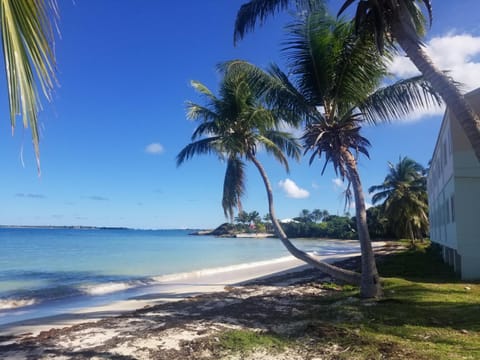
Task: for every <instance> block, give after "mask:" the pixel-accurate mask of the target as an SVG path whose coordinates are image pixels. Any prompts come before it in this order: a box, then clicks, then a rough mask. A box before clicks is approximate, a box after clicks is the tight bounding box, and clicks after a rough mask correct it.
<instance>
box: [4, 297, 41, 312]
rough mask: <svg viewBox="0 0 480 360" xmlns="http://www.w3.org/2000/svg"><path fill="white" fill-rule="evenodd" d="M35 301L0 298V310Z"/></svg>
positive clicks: (32, 303)
mask: <svg viewBox="0 0 480 360" xmlns="http://www.w3.org/2000/svg"><path fill="white" fill-rule="evenodd" d="M35 303H36V300H35V299H0V310H10V309H18V308H21V307H25V306H31V305H34V304H35Z"/></svg>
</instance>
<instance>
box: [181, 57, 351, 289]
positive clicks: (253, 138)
mask: <svg viewBox="0 0 480 360" xmlns="http://www.w3.org/2000/svg"><path fill="white" fill-rule="evenodd" d="M246 64H248V63H245V62H242V61H233V62H229V63H224V64H223V65H222V66H220V69H221V71H222V73H223V79H222V82H221V84H220V90H219V92H220V96H219V97H217V96H215V95H214V94H213V93H212V92H211V91H210V90H209V89H208V88H207V87H205V86H204V85H202V84H201V83H199V82H192V85H193V87H194V88H195V89H196V90H197V91H198V92H199V93H200V94H202V95H203V96H204V97H205V98H206V101H207V105H206V106H202V105H198V104H194V103H188V117H189V118H190V119H192V120H201V121H202V122H201V124H200V125H199V126H198V127H197V129H196V130H195V131H194V133H193V135H192V142H191V143H190V144H188V145H187V146H186V147H185V148H183V149H182V150H181V151H180V153H179V154H178V155H177V165H181V164H183V163H184V162H185V161H186V160H188V159H190V158H192V157H194V156H195V155H201V154H215V155H216V156H218V157H219V158H220V159H222V160H225V161H226V162H227V169H226V173H225V180H224V186H223V198H222V206H223V209H224V212H225V216H227V217H232V216H233V213H234V209H235V208H238V202H239V199H241V197H242V196H243V195H244V193H245V173H244V169H245V160H246V161H249V162H252V163H253V164H254V165H255V167H256V168H257V170H258V171H259V173H260V176H261V178H262V180H263V182H264V185H265V189H266V192H267V198H268V209H269V218H270V220H271V222H272V227H273V229H274V230H275V233H276V234H277V236H278V237H279V239H280V240H281V242H282V243H283V245H284V246H285V247H286V248H287V250H288V251H289V252H290V253H291V254H292V255H293V256H295V257H297V258H298V259H300V260H303V261H305V262H306V263H308V264H310V265H313V266H315V267H317V268H319V269H321V270H322V271H324V272H326V273H328V274H330V275H332V276H335V277H336V278H339V279H341V280H344V281H347V282H351V283H356V284H359V283H360V276H359V274H357V273H355V272H353V271H350V270H345V269H340V268H337V267H335V266H333V265H330V264H328V263H325V262H322V261H319V260H318V258H316V257H315V256H314V255H312V254H310V253H306V252H304V251H302V250H300V249H298V248H297V247H295V245H294V244H292V242H291V241H290V240H289V239H288V237H287V236H286V234H285V232H284V231H283V229H282V226H281V224H280V222H279V221H278V219H277V217H276V215H275V207H274V202H273V190H272V186H271V183H270V180H269V178H268V176H267V173H266V171H265V169H264V167H263V165H262V164H261V163H260V161H259V160H258V158H257V156H256V154H257V149H258V148H259V147H263V148H265V150H266V151H267V152H268V153H269V154H272V155H273V156H274V157H275V159H276V160H278V161H279V162H280V163H281V164H282V165H283V166H284V167H285V169H286V170H287V171H288V162H287V156H288V157H293V158H295V159H299V157H300V155H301V152H300V145H299V144H298V142H297V140H296V139H295V138H294V137H293V136H292V135H291V134H289V133H287V132H282V131H279V130H278V127H279V126H280V125H282V122H285V121H286V122H287V123H290V124H292V125H293V124H295V122H296V121H295V118H292V117H289V115H291V114H293V113H292V112H291V111H290V110H288V109H287V110H285V109H284V108H279V107H268V106H265V103H264V101H263V100H265V99H264V96H263V95H262V91H261V90H260V89H261V87H256V86H252V82H251V81H250V78H248V79H247V77H246V73H245V70H252V69H254V70H255V72H256V73H261V74H262V75H263V76H264V77H265V78H270V76H269V75H267V74H266V73H264V72H263V71H261V70H260V69H258V68H256V67H254V66H253V65H251V64H248V69H247V68H245V65H246Z"/></svg>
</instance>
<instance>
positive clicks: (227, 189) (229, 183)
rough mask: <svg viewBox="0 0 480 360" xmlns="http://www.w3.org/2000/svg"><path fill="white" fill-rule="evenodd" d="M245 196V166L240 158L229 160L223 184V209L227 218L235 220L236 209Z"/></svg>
mask: <svg viewBox="0 0 480 360" xmlns="http://www.w3.org/2000/svg"><path fill="white" fill-rule="evenodd" d="M244 195H245V164H244V163H243V162H242V161H241V160H240V159H238V158H229V159H228V162H227V170H226V172H225V180H224V182H223V197H222V207H223V211H224V213H225V216H226V217H229V218H230V219H233V215H234V210H235V208H238V207H239V205H240V204H239V201H240V199H241V198H242V197H243V196H244Z"/></svg>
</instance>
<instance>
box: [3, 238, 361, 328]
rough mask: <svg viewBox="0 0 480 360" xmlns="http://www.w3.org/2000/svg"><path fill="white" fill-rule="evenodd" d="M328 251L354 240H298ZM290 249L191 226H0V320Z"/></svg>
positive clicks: (348, 248)
mask: <svg viewBox="0 0 480 360" xmlns="http://www.w3.org/2000/svg"><path fill="white" fill-rule="evenodd" d="M294 242H295V243H296V245H297V246H299V247H300V248H302V249H304V250H307V251H314V252H317V253H320V254H322V255H328V254H336V253H339V252H353V251H357V250H358V246H357V245H352V243H351V242H348V243H347V242H342V241H325V240H294ZM287 255H289V254H288V252H287V251H286V250H285V249H284V247H283V246H282V244H281V243H280V241H279V240H278V239H248V238H247V239H245V238H239V239H236V238H216V237H213V236H192V235H188V231H186V230H151V231H149V230H110V229H94V230H81V229H26V228H21V229H7V228H2V229H0V325H1V324H6V323H9V322H14V321H19V320H22V319H26V318H32V317H39V316H46V315H51V314H53V312H52V311H53V309H57V310H56V311H61V309H62V307H63V308H67V307H68V306H71V304H73V303H77V304H78V306H86V305H91V304H92V302H93V303H94V302H96V303H101V302H107V301H112V300H115V299H121V298H122V296H125V297H126V296H127V293H128V291H132V289H138V288H142V287H145V286H149V285H151V284H152V283H153V282H155V281H157V280H156V279H158V277H159V276H162V275H166V274H176V273H184V272H192V271H197V270H202V269H211V268H222V267H223V268H224V267H228V266H231V265H236V264H244V263H252V262H257V261H265V260H273V259H276V258H279V257H283V256H287Z"/></svg>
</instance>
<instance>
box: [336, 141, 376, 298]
mask: <svg viewBox="0 0 480 360" xmlns="http://www.w3.org/2000/svg"><path fill="white" fill-rule="evenodd" d="M340 152H341V154H342V157H343V158H344V159H345V163H346V165H347V171H348V178H349V180H350V182H351V183H352V189H353V194H354V198H355V215H356V219H357V232H358V240H359V241H360V249H361V252H362V280H361V286H360V296H361V297H364V298H372V297H379V296H381V295H382V287H381V284H380V277H379V276H378V271H377V265H376V263H375V255H374V253H373V248H372V242H371V240H370V234H369V233H368V225H367V210H366V207H365V198H364V196H363V190H362V183H361V182H360V176H359V175H358V170H357V161H356V160H355V158H354V157H353V155H352V154H351V153H350V151H349V150H348V149H347V148H344V147H343V148H341V149H340Z"/></svg>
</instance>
